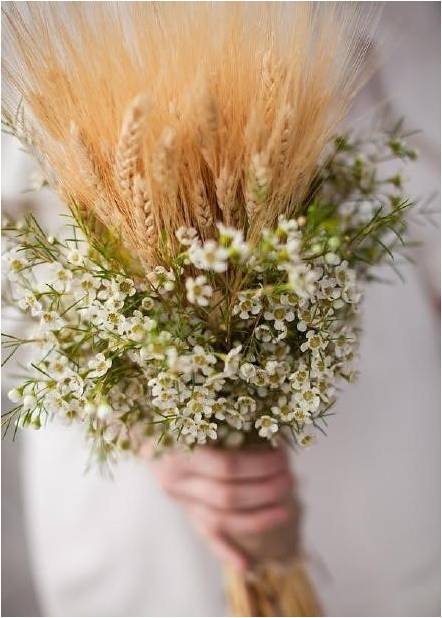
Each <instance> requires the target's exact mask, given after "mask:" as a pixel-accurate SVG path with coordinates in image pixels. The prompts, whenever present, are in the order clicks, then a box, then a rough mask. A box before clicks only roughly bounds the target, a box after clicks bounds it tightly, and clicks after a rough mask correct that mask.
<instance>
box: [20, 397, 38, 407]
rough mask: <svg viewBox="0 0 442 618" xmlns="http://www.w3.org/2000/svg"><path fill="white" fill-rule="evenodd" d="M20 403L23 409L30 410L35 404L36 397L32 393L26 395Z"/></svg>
mask: <svg viewBox="0 0 442 618" xmlns="http://www.w3.org/2000/svg"><path fill="white" fill-rule="evenodd" d="M22 405H23V409H24V410H32V409H33V408H35V406H36V405H37V399H36V398H35V397H34V395H26V396H25V397H24V399H23V404H22Z"/></svg>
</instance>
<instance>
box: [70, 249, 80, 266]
mask: <svg viewBox="0 0 442 618" xmlns="http://www.w3.org/2000/svg"><path fill="white" fill-rule="evenodd" d="M66 259H67V261H68V262H69V264H72V265H73V266H83V264H84V255H83V254H82V253H81V251H79V250H78V249H72V250H71V251H69V252H68V254H67V256H66Z"/></svg>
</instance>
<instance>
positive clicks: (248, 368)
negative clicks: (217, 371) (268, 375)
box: [239, 363, 256, 382]
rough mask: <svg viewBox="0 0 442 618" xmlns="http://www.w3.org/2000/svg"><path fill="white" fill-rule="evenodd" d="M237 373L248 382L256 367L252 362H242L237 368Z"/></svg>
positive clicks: (252, 376)
mask: <svg viewBox="0 0 442 618" xmlns="http://www.w3.org/2000/svg"><path fill="white" fill-rule="evenodd" d="M239 375H240V376H241V378H242V379H243V380H245V381H246V382H250V380H253V379H254V378H255V376H256V367H255V365H253V364H252V363H243V364H242V365H241V367H240V368H239Z"/></svg>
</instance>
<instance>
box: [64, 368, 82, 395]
mask: <svg viewBox="0 0 442 618" xmlns="http://www.w3.org/2000/svg"><path fill="white" fill-rule="evenodd" d="M58 386H59V388H60V390H61V392H63V393H65V394H74V395H77V396H80V395H82V394H83V390H84V382H83V379H82V378H81V376H79V375H78V373H74V372H70V373H65V375H64V376H63V377H62V378H61V379H60V380H59V381H58Z"/></svg>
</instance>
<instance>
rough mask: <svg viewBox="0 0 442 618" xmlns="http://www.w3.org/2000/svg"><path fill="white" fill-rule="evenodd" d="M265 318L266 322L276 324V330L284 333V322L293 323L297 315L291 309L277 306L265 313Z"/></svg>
mask: <svg viewBox="0 0 442 618" xmlns="http://www.w3.org/2000/svg"><path fill="white" fill-rule="evenodd" d="M264 317H265V319H266V320H269V321H273V322H274V327H275V328H276V330H282V331H284V330H285V329H286V325H285V323H284V322H293V320H294V319H295V313H294V311H293V310H292V309H291V308H290V307H287V306H284V305H275V306H274V307H271V309H270V310H268V311H265V312H264Z"/></svg>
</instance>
